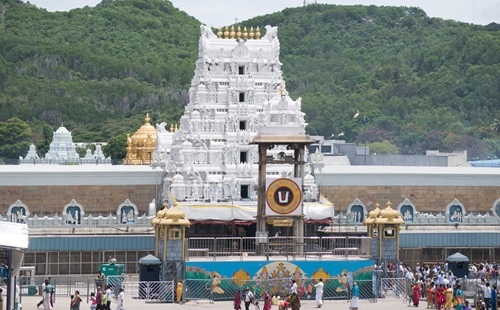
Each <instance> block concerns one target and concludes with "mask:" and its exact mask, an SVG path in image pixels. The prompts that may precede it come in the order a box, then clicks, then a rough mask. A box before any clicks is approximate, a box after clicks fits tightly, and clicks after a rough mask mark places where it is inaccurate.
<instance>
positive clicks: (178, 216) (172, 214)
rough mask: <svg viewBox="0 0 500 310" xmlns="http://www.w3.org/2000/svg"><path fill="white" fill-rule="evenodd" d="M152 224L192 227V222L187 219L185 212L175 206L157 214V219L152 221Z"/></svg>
mask: <svg viewBox="0 0 500 310" xmlns="http://www.w3.org/2000/svg"><path fill="white" fill-rule="evenodd" d="M151 224H153V225H179V226H190V225H191V222H190V221H189V220H188V219H187V218H186V214H185V213H184V212H182V211H181V210H179V209H178V208H177V207H175V206H174V207H173V208H171V209H168V208H163V209H162V210H160V211H158V212H156V217H155V218H153V219H152V220H151Z"/></svg>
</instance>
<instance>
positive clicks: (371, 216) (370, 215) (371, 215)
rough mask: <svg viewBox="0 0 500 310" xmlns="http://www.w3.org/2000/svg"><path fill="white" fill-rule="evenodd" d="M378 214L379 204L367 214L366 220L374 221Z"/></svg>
mask: <svg viewBox="0 0 500 310" xmlns="http://www.w3.org/2000/svg"><path fill="white" fill-rule="evenodd" d="M379 214H380V204H379V203H378V202H377V204H376V205H375V209H373V210H372V211H370V212H368V218H369V219H376V218H377V217H378V216H379Z"/></svg>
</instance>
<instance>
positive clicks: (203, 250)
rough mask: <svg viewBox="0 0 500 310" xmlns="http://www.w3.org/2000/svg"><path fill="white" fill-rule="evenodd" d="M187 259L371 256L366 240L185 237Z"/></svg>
mask: <svg viewBox="0 0 500 310" xmlns="http://www.w3.org/2000/svg"><path fill="white" fill-rule="evenodd" d="M187 242H188V244H187V253H186V254H187V255H186V256H187V259H188V260H196V259H199V258H202V257H203V258H211V259H213V260H218V259H219V260H221V259H223V258H224V257H232V258H233V259H234V258H235V257H239V259H240V260H245V259H248V257H252V256H256V255H258V256H266V257H267V258H268V259H270V258H273V257H279V258H280V259H283V257H286V258H287V259H288V258H295V257H297V256H299V257H303V258H306V259H307V258H311V259H322V258H323V257H327V258H329V259H349V257H365V258H368V257H370V254H371V253H370V249H371V247H370V243H371V238H369V237H281V236H279V237H267V238H253V237H210V238H188V241H187Z"/></svg>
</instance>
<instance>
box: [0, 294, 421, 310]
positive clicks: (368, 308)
mask: <svg viewBox="0 0 500 310" xmlns="http://www.w3.org/2000/svg"><path fill="white" fill-rule="evenodd" d="M38 301H39V298H24V299H23V304H22V307H23V310H36V309H37V308H36V304H37V302H38ZM259 304H260V309H262V308H263V305H262V302H259ZM426 305H427V303H426V302H425V301H423V302H422V303H421V304H420V307H419V308H425V307H426ZM4 307H5V306H4ZM242 308H243V309H245V307H244V304H242ZM315 308H316V303H315V302H314V301H313V300H304V301H302V307H301V310H302V309H315ZM403 308H408V304H405V303H403V300H402V299H379V300H378V301H377V302H374V303H371V302H369V301H365V300H362V301H360V305H359V310H396V309H398V310H400V309H403ZM412 308H413V307H412ZM40 309H41V308H40ZM59 309H61V310H68V309H69V297H68V299H63V298H58V300H57V303H56V304H55V305H54V310H59ZM88 309H90V305H89V304H87V303H86V302H83V303H82V304H81V305H80V310H88ZM111 309H112V310H115V309H116V302H115V301H113V302H112V304H111ZM125 309H126V310H156V309H178V310H182V309H229V310H230V309H234V308H233V303H232V302H230V301H220V302H214V303H210V302H209V301H198V302H192V301H191V302H187V303H186V304H184V305H178V304H171V303H148V302H141V301H130V300H125ZM250 309H251V310H254V308H253V306H252V307H250ZM272 309H273V310H277V309H278V306H273V307H272ZM322 309H339V310H341V309H345V310H348V309H349V303H348V302H346V301H345V300H326V301H325V303H324V304H323V307H322ZM0 310H8V309H0Z"/></svg>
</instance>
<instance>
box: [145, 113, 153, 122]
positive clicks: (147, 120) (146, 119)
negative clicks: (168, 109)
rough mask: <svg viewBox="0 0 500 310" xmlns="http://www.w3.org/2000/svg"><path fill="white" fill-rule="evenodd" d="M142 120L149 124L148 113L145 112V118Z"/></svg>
mask: <svg viewBox="0 0 500 310" xmlns="http://www.w3.org/2000/svg"><path fill="white" fill-rule="evenodd" d="M144 120H145V121H146V124H149V121H150V120H151V119H150V118H149V113H146V118H145V119H144Z"/></svg>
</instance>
